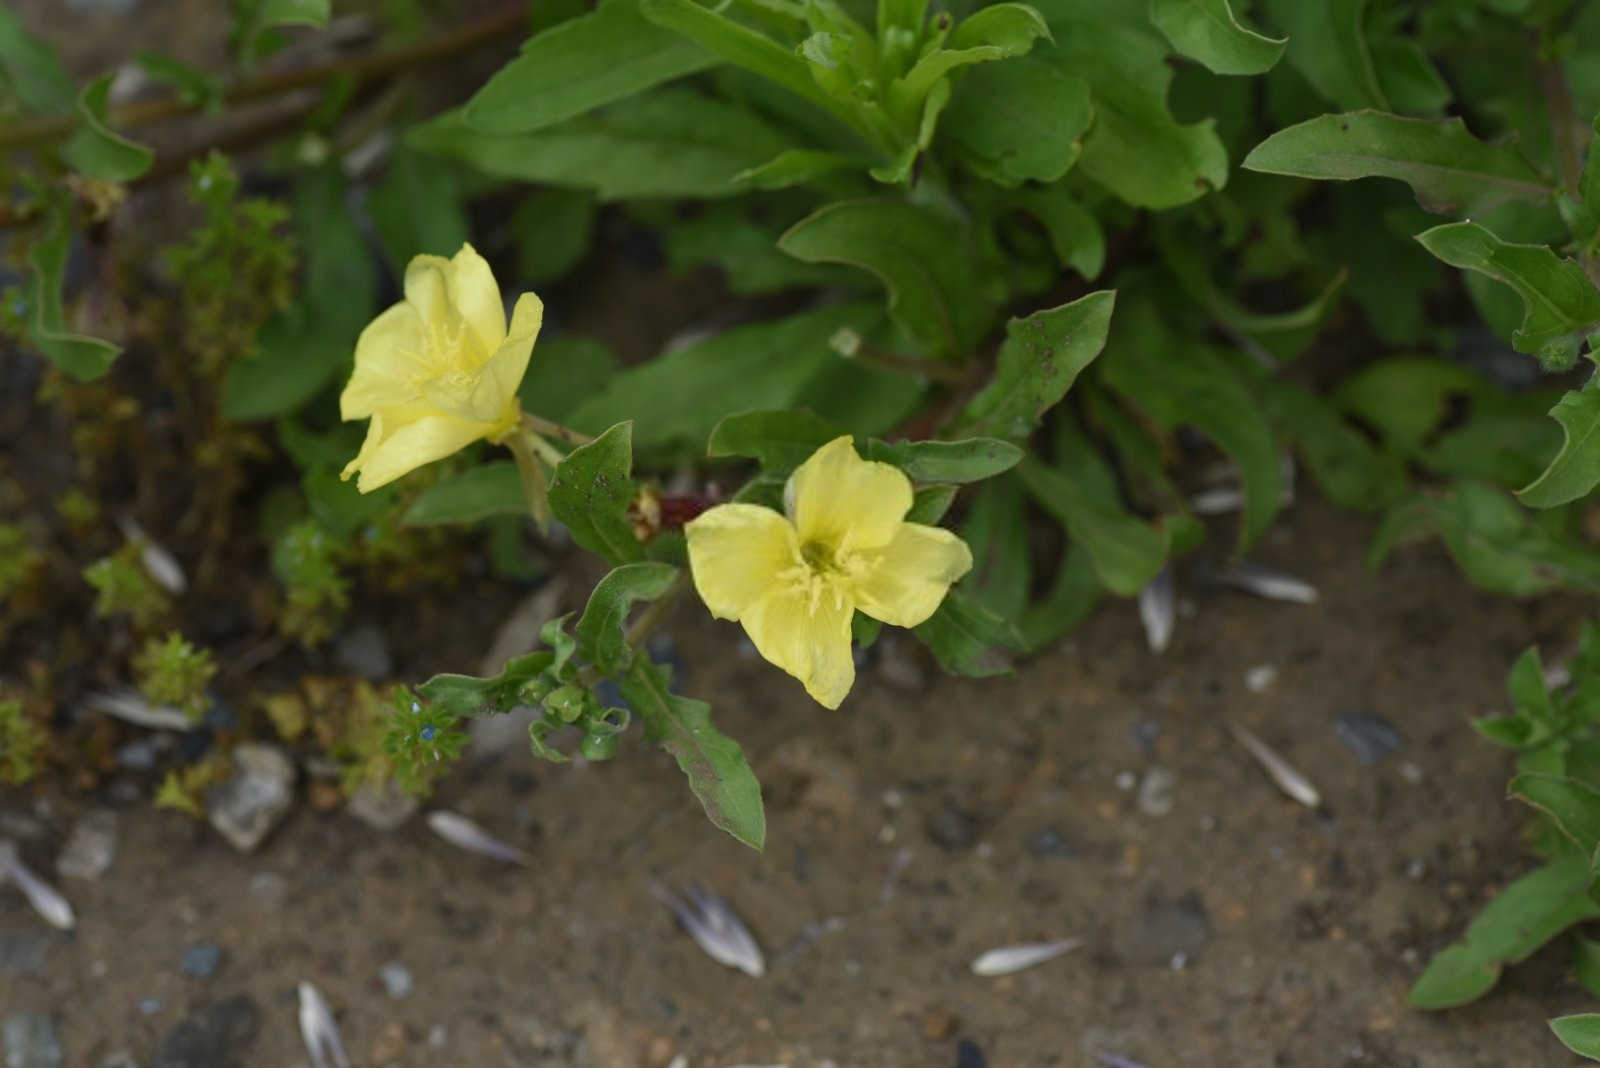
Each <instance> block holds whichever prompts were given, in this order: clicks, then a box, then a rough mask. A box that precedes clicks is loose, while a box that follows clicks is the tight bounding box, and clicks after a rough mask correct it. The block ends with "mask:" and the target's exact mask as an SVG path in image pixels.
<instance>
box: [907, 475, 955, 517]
mask: <svg viewBox="0 0 1600 1068" xmlns="http://www.w3.org/2000/svg"><path fill="white" fill-rule="evenodd" d="M956 493H957V487H955V486H949V485H946V486H922V487H921V488H919V489H918V490H917V491H916V493H915V494H914V495H913V496H912V498H911V510H910V511H909V512H907V513H906V522H907V523H924V524H926V525H928V526H930V527H931V526H935V525H936V524H937V523H938V522H939V520H941V519H943V518H944V514H945V513H946V512H948V511H949V510H950V506H951V505H952V504H954V503H955V500H956Z"/></svg>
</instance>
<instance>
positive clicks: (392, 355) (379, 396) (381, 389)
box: [339, 303, 427, 419]
mask: <svg viewBox="0 0 1600 1068" xmlns="http://www.w3.org/2000/svg"><path fill="white" fill-rule="evenodd" d="M422 348H423V340H422V319H421V317H420V316H419V315H417V310H416V309H415V308H413V307H412V306H411V305H409V304H406V303H400V304H396V305H394V306H393V307H391V308H389V309H388V310H387V311H385V312H384V313H383V314H382V315H379V316H378V317H377V318H376V319H374V320H372V322H370V323H368V324H367V328H366V329H365V330H363V331H361V336H360V337H359V338H357V339H356V367H355V370H354V371H352V372H351V374H350V381H349V383H348V384H347V385H346V386H345V387H344V392H343V393H341V394H339V417H340V418H341V419H365V418H366V417H367V416H369V415H371V414H372V413H373V412H375V411H377V410H378V409H379V408H382V407H384V406H386V405H391V404H402V403H405V402H406V401H408V400H413V399H415V392H414V386H413V383H414V382H416V381H417V380H418V379H419V378H420V377H421V376H423V375H424V374H426V373H427V368H426V367H425V366H424V364H423V363H422V355H421V354H422Z"/></svg>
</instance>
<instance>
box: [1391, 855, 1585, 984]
mask: <svg viewBox="0 0 1600 1068" xmlns="http://www.w3.org/2000/svg"><path fill="white" fill-rule="evenodd" d="M1589 882H1590V873H1589V859H1588V858H1587V857H1582V856H1572V857H1567V858H1565V859H1563V860H1558V861H1555V862H1553V863H1550V864H1546V865H1544V866H1543V867H1541V868H1535V869H1534V870H1533V871H1531V872H1529V873H1528V874H1527V875H1524V876H1523V877H1522V878H1520V879H1518V880H1517V881H1515V882H1513V883H1512V884H1511V885H1509V886H1507V887H1505V888H1504V889H1503V890H1501V891H1500V893H1499V894H1498V895H1496V896H1495V898H1494V899H1493V900H1492V901H1490V902H1489V903H1488V904H1487V905H1486V906H1484V909H1483V911H1482V912H1480V913H1478V916H1477V918H1476V919H1474V920H1473V921H1472V923H1471V925H1470V926H1468V928H1467V931H1466V935H1465V936H1464V938H1463V940H1462V941H1460V942H1457V943H1456V944H1454V945H1452V946H1450V947H1449V948H1448V949H1446V950H1444V952H1442V953H1440V954H1439V955H1438V956H1436V957H1434V958H1433V960H1432V962H1430V963H1429V965H1428V967H1427V970H1426V971H1424V972H1423V973H1422V976H1421V978H1419V979H1418V980H1417V982H1416V984H1415V985H1414V986H1413V987H1412V988H1411V993H1410V995H1409V996H1408V998H1407V1001H1408V1002H1409V1003H1410V1004H1411V1006H1412V1007H1413V1008H1418V1009H1448V1008H1454V1007H1455V1006H1457V1005H1465V1004H1467V1003H1468V1002H1470V1001H1475V1000H1477V999H1478V998H1479V997H1481V996H1483V995H1484V994H1485V993H1487V992H1488V991H1489V988H1490V987H1492V986H1494V984H1495V981H1496V980H1498V979H1499V978H1500V970H1501V968H1502V967H1504V966H1505V965H1506V964H1515V963H1516V962H1518V961H1520V960H1523V959H1525V958H1526V957H1528V956H1529V955H1530V954H1531V953H1533V951H1534V950H1536V949H1538V948H1539V947H1540V946H1542V945H1544V944H1545V943H1546V942H1548V941H1549V940H1550V939H1552V938H1554V937H1555V936H1556V935H1558V934H1560V933H1561V932H1562V931H1564V930H1566V929H1567V928H1568V927H1571V926H1572V925H1573V924H1575V923H1579V922H1581V921H1583V920H1588V919H1593V918H1594V917H1596V916H1600V905H1597V904H1596V903H1595V902H1594V901H1593V900H1592V899H1590V897H1589V893H1588V889H1589Z"/></svg>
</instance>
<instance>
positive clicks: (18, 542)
mask: <svg viewBox="0 0 1600 1068" xmlns="http://www.w3.org/2000/svg"><path fill="white" fill-rule="evenodd" d="M43 567H44V554H43V553H41V552H40V551H39V550H38V549H36V548H34V547H33V546H32V545H30V544H29V543H28V532H27V531H25V530H23V529H22V528H21V527H20V526H17V525H16V524H15V523H0V600H5V599H6V598H8V597H10V596H11V595H12V594H13V593H15V592H16V591H17V590H20V589H22V588H23V587H24V586H26V585H27V584H28V583H29V582H31V581H32V580H33V577H34V576H35V575H37V574H38V573H39V571H40V569H42V568H43Z"/></svg>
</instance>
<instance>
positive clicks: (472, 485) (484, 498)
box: [404, 460, 528, 527]
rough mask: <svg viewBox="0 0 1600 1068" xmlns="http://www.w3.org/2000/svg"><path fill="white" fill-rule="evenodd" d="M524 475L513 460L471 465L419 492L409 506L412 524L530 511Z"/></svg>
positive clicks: (407, 521)
mask: <svg viewBox="0 0 1600 1068" xmlns="http://www.w3.org/2000/svg"><path fill="white" fill-rule="evenodd" d="M527 511H528V505H527V502H526V501H525V500H524V499H523V496H522V479H521V477H520V476H519V475H518V474H517V465H516V464H514V463H512V462H511V461H510V460H495V461H493V462H491V463H486V464H479V465H477V466H476V467H469V468H467V470H465V471H462V472H461V473H460V474H458V475H455V476H452V477H450V478H446V479H444V480H443V481H440V482H436V483H434V484H433V485H431V486H429V487H428V488H427V489H425V490H423V491H422V492H421V493H420V494H418V496H417V499H416V500H415V501H413V502H411V507H410V508H407V509H406V514H405V520H404V522H405V524H406V526H408V527H427V526H435V525H438V524H440V523H475V522H477V521H478V520H480V519H488V518H489V517H490V516H496V515H526V514H527Z"/></svg>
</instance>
